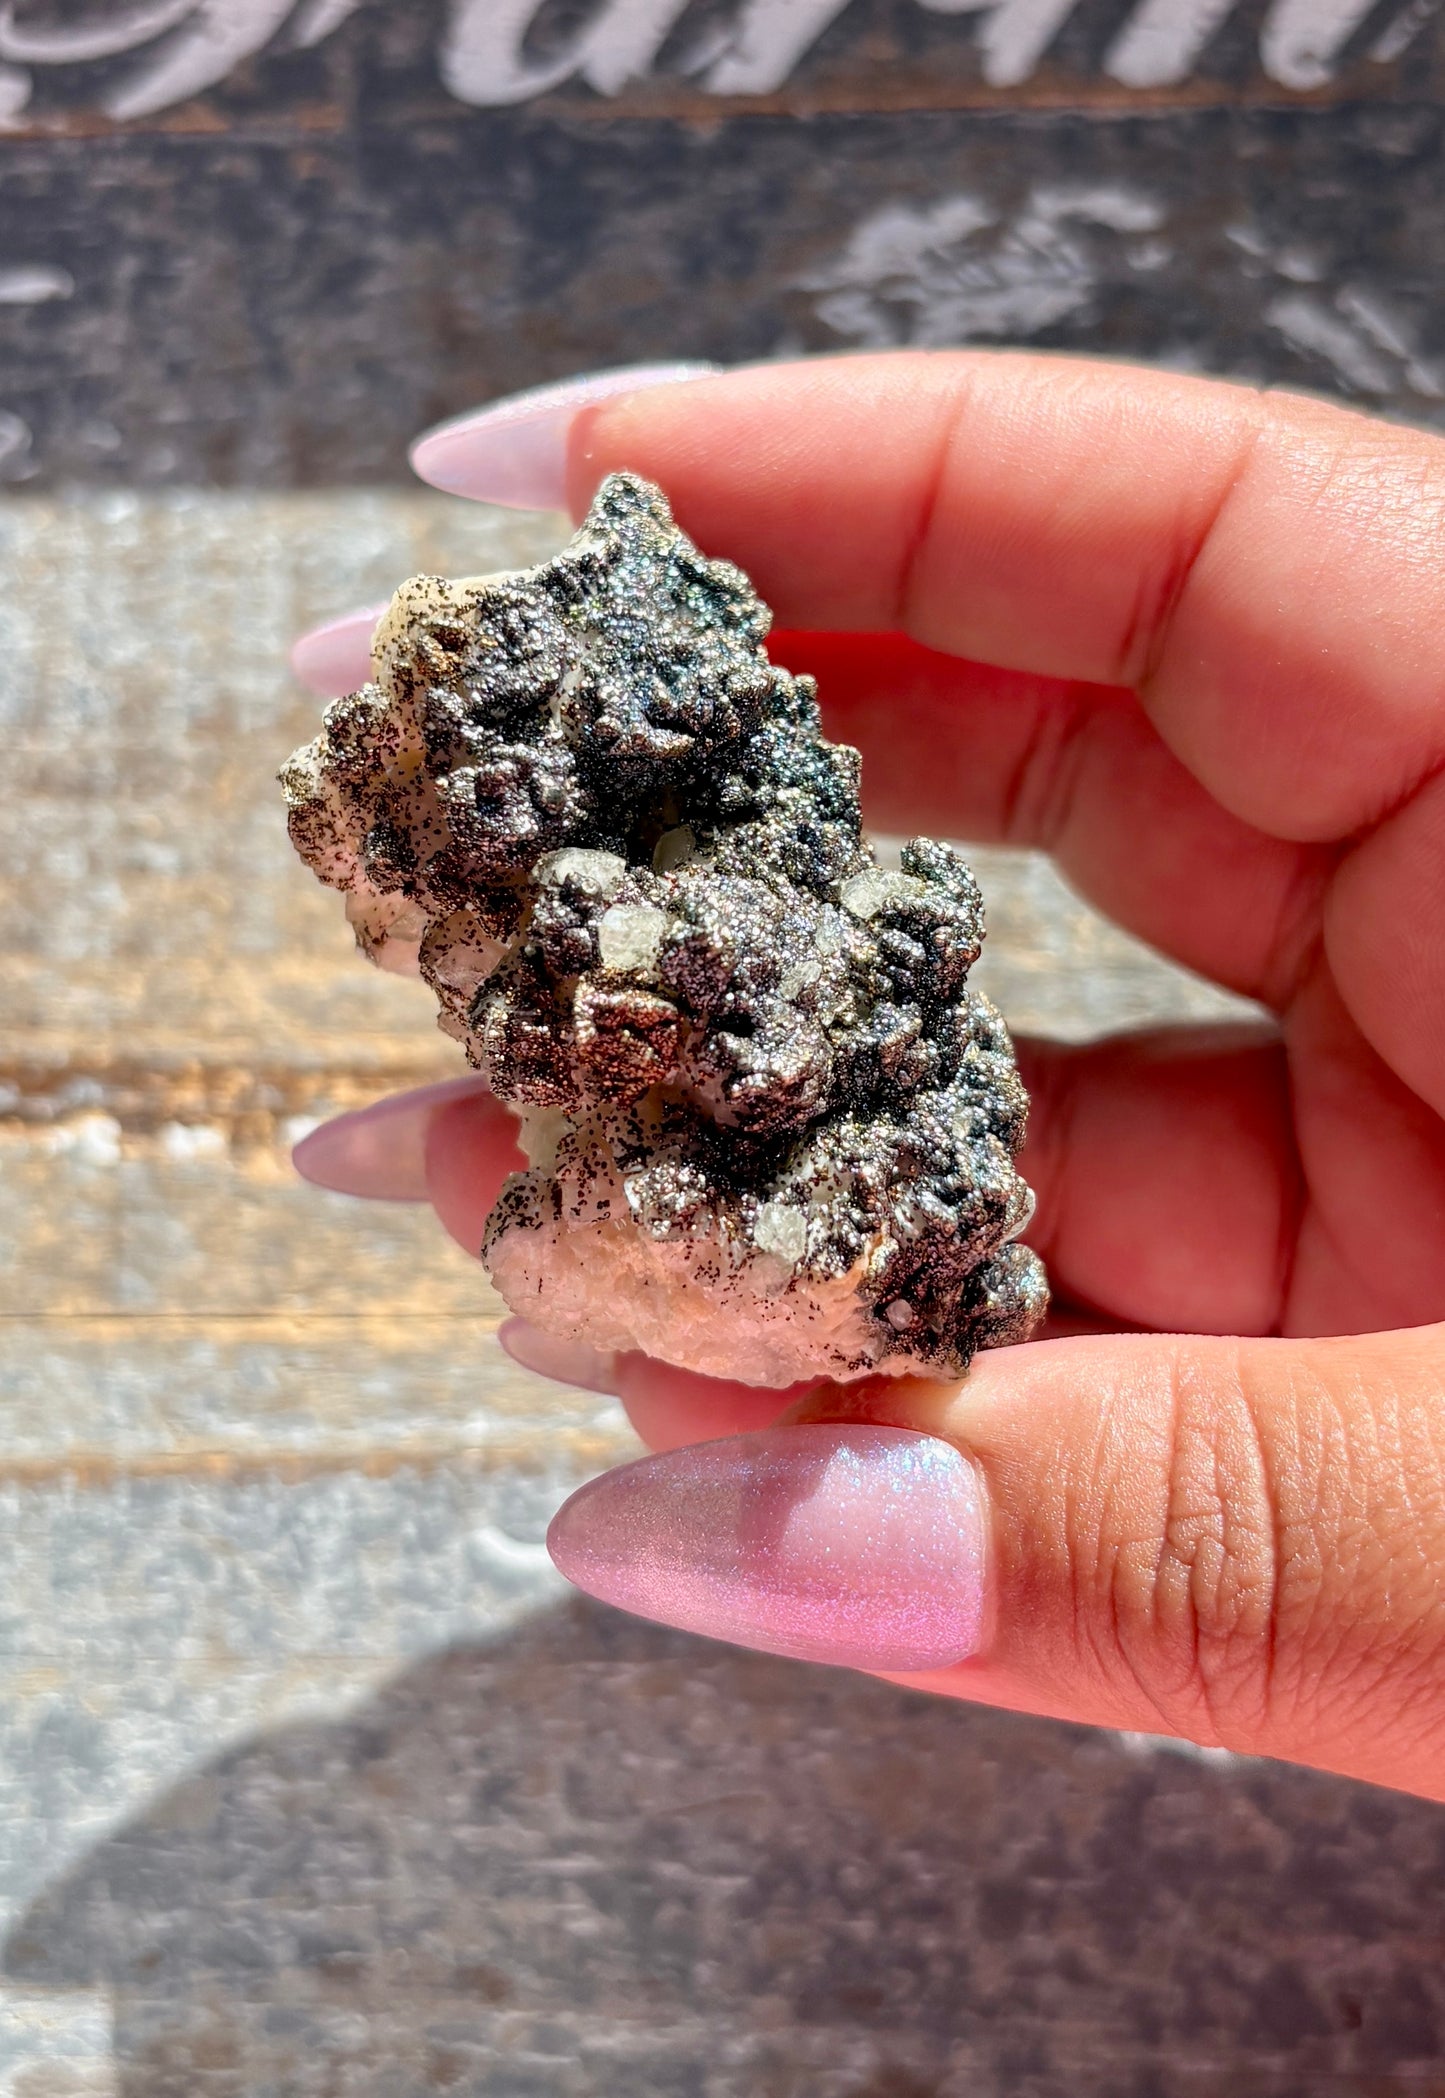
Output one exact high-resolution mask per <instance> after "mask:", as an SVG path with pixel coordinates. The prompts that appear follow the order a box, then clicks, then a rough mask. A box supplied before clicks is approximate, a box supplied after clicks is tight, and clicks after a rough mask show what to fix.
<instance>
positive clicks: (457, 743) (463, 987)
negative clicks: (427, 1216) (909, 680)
mask: <svg viewBox="0 0 1445 2098" xmlns="http://www.w3.org/2000/svg"><path fill="white" fill-rule="evenodd" d="M769 623H770V615H769V613H768V611H767V609H766V607H765V606H764V605H762V604H761V603H760V602H759V600H758V598H757V596H756V594H755V593H754V591H753V590H752V588H751V586H750V585H749V583H748V581H747V578H746V577H745V576H743V575H742V574H741V573H740V572H739V571H738V570H737V569H736V568H733V567H731V566H729V565H728V564H727V563H726V562H722V561H710V560H706V559H705V558H704V557H703V556H702V555H701V554H700V553H699V552H698V551H697V549H696V548H695V547H694V546H693V545H692V544H691V542H690V541H689V540H688V539H687V538H686V537H685V536H684V535H683V534H682V533H681V532H680V531H679V530H678V529H677V527H676V526H675V525H674V524H673V521H672V517H671V514H670V512H669V510H668V507H667V504H666V502H665V501H664V500H663V497H662V496H661V495H660V494H659V493H658V491H657V490H656V489H655V488H652V487H650V486H649V485H648V484H647V483H646V482H644V481H640V480H638V479H635V478H634V477H632V476H630V475H626V474H617V475H614V476H613V477H612V478H611V479H610V480H608V481H607V482H606V483H605V484H604V486H603V488H602V490H601V492H600V493H599V495H598V497H597V499H596V501H595V503H594V504H593V507H592V510H591V513H590V515H589V516H588V518H587V521H586V523H585V524H584V525H583V527H582V529H581V531H580V532H579V533H578V534H577V537H576V538H575V539H574V540H573V542H572V544H571V545H570V546H569V547H568V548H567V549H566V550H565V551H564V552H563V553H561V554H559V555H558V556H557V558H556V559H555V560H553V561H549V562H547V563H545V564H544V565H543V566H542V567H540V568H536V569H532V570H529V571H527V572H525V573H522V574H518V575H513V576H505V577H486V578H482V579H480V580H477V581H472V582H462V583H448V582H444V581H442V580H441V579H440V578H438V577H434V576H423V577H418V578H415V579H414V580H413V581H411V582H409V583H406V584H404V585H403V587H402V588H401V590H400V591H398V593H397V595H396V598H395V600H394V601H393V603H392V605H391V607H390V609H389V611H388V612H387V613H386V615H385V616H384V618H383V619H382V621H381V623H380V625H379V626H378V628H377V632H376V637H375V641H374V644H373V659H372V682H371V683H370V684H368V685H366V686H364V687H363V688H362V690H361V691H360V692H357V693H353V694H352V695H350V696H349V697H348V698H345V699H341V700H337V701H336V702H335V703H334V704H333V705H332V706H331V707H329V708H328V709H327V713H326V726H325V729H324V731H323V733H322V734H321V736H319V737H318V739H317V740H316V742H314V743H312V744H309V745H308V746H307V747H306V748H305V749H304V750H301V751H298V752H297V753H296V755H295V756H294V757H293V758H292V759H291V761H290V763H289V764H288V765H287V766H286V768H285V770H284V772H283V774H282V780H283V784H284V786H285V790H286V795H287V800H288V803H289V805H290V825H291V835H292V838H293V840H294V841H295V844H296V847H297V850H298V851H299V852H300V853H301V855H302V857H303V858H304V859H305V860H306V861H307V863H308V864H309V865H310V866H311V867H312V868H313V870H314V871H315V872H316V873H317V874H318V875H319V876H320V877H321V879H322V880H323V881H326V882H329V883H330V884H331V885H332V886H333V887H334V888H338V889H342V890H344V891H345V892H346V897H347V914H348V917H349V918H350V920H351V923H352V924H353V926H354V927H355V929H356V935H357V940H358V942H359V944H360V945H361V947H362V948H363V949H364V951H365V952H366V953H367V954H368V955H370V956H371V958H372V959H373V960H374V961H377V962H379V963H380V964H381V965H382V966H385V967H401V968H419V969H420V971H421V973H422V975H423V976H424V977H425V978H426V980H427V982H428V983H429V984H430V985H431V986H432V988H433V989H434V991H435V992H436V995H437V998H438V1000H439V1002H440V1006H441V1015H440V1024H441V1026H442V1027H443V1028H444V1029H445V1030H446V1032H447V1033H449V1034H452V1035H454V1036H455V1037H456V1038H457V1040H458V1041H460V1042H461V1043H462V1044H463V1045H464V1047H465V1049H466V1052H467V1055H468V1057H469V1058H470V1060H471V1061H472V1063H473V1064H474V1065H476V1067H477V1068H478V1070H480V1071H481V1072H482V1073H483V1074H484V1076H485V1077H486V1080H487V1083H488V1085H489V1086H490V1087H491V1089H492V1091H493V1092H494V1093H495V1094H496V1096H497V1097H498V1099H500V1100H503V1101H506V1102H507V1103H508V1104H509V1105H511V1106H512V1107H514V1108H515V1109H516V1110H517V1112H518V1113H519V1115H520V1117H521V1135H522V1143H523V1148H524V1151H525V1154H526V1156H527V1158H528V1160H529V1170H528V1171H527V1172H525V1173H521V1174H516V1175H514V1176H513V1177H512V1178H511V1179H510V1180H509V1181H508V1182H507V1184H506V1186H505V1188H504V1189H503V1192H502V1195H501V1199H500V1200H499V1201H498V1203H497V1205H496V1208H495V1209H494V1210H493V1212H492V1215H491V1218H490V1219H489V1221H488V1224H487V1227H486V1237H485V1241H484V1244H483V1247H482V1248H481V1250H482V1253H483V1257H484V1258H485V1260H486V1262H487V1265H488V1267H489V1269H490V1271H491V1274H492V1277H493V1279H494V1281H495V1283H496V1285H497V1287H498V1289H499V1290H500V1291H501V1293H502V1295H503V1297H504V1298H505V1299H506V1301H507V1302H508V1303H509V1304H510V1305H511V1306H512V1308H513V1309H514V1310H515V1311H519V1312H522V1313H524V1314H525V1315H526V1316H527V1317H528V1318H530V1319H531V1320H532V1321H533V1322H534V1323H535V1324H537V1325H538V1326H541V1327H544V1328H545V1329H547V1330H548V1331H550V1332H552V1333H556V1334H559V1335H562V1336H564V1337H566V1338H569V1339H575V1340H581V1341H585V1342H587V1343H589V1344H590V1345H591V1346H593V1347H595V1348H601V1349H623V1348H641V1349H645V1350H646V1351H647V1352H648V1353H649V1354H651V1355H654V1356H657V1357H660V1358H661V1359H662V1360H664V1361H667V1362H672V1363H677V1364H679V1365H681V1366H683V1367H685V1368H688V1369H694V1370H701V1371H705V1372H708V1373H710V1374H712V1375H715V1376H722V1377H732V1378H736V1379H740V1380H741V1381H743V1382H745V1383H750V1384H760V1385H786V1384H790V1383H793V1382H795V1381H797V1380H798V1379H801V1378H807V1377H815V1376H819V1375H831V1376H834V1377H856V1376H859V1375H862V1374H864V1373H865V1372H868V1371H873V1370H880V1369H883V1370H909V1369H918V1370H928V1371H931V1372H933V1373H935V1374H938V1373H943V1374H951V1373H957V1372H959V1371H961V1370H962V1369H964V1368H965V1367H966V1365H967V1363H968V1361H969V1359H970V1357H971V1356H972V1355H973V1354H974V1352H975V1351H976V1350H977V1349H979V1348H984V1347H994V1346H997V1345H999V1344H1000V1343H1003V1342H1008V1341H1016V1340H1022V1339H1024V1338H1026V1337H1027V1336H1028V1335H1029V1334H1030V1333H1031V1332H1032V1331H1033V1330H1034V1329H1035V1327H1036V1326H1037V1324H1038V1322H1039V1320H1040V1319H1041V1317H1042V1315H1043V1312H1044V1310H1045V1308H1046V1304H1047V1286H1046V1283H1045V1279H1044V1273H1043V1269H1042V1267H1041V1265H1040V1263H1039V1261H1038V1259H1037V1257H1036V1255H1034V1254H1033V1253H1031V1252H1030V1251H1028V1250H1027V1248H1025V1247H1024V1246H1023V1245H1021V1244H1020V1243H1019V1233H1020V1232H1021V1231H1022V1230H1023V1229H1024V1228H1025V1227H1026V1225H1027V1223H1028V1220H1029V1217H1030V1215H1031V1213H1032V1208H1033V1198H1032V1196H1031V1194H1030V1192H1029V1189H1028V1188H1027V1187H1026V1186H1025V1184H1024V1182H1023V1181H1022V1180H1021V1179H1020V1177H1019V1175H1018V1173H1017V1172H1016V1171H1015V1168H1014V1159H1015V1157H1016V1155H1017V1152H1018V1149H1019V1146H1020V1144H1021V1143H1022V1141H1023V1135H1024V1123H1025V1117H1026V1113H1027V1101H1026V1098H1025V1095H1024V1090H1023V1086H1022V1084H1021V1083H1020V1080H1019V1076H1018V1072H1017V1070H1016V1068H1015V1065H1014V1058H1013V1051H1012V1046H1011V1044H1010V1042H1009V1038H1008V1034H1007V1032H1006V1030H1005V1028H1004V1025H1003V1022H1002V1021H1001V1020H1000V1018H999V1016H998V1014H997V1013H996V1012H995V1011H994V1009H993V1007H992V1006H991V1005H990V1004H989V1003H988V1001H987V999H985V998H983V997H981V996H980V995H979V994H978V993H977V992H976V991H973V990H971V989H970V988H969V986H968V983H967V976H968V972H969V969H970V967H971V965H972V964H973V962H974V961H975V960H976V959H977V956H978V952H979V946H980V942H981V941H982V938H983V913H982V906H981V902H980V898H979V893H978V889H977V886H976V884H975V882H974V880H973V876H972V875H971V874H970V872H969V870H968V868H967V866H966V865H965V864H964V862H963V860H962V859H961V858H960V856H959V855H958V853H957V852H956V851H954V850H953V849H952V848H951V847H950V846H947V845H940V844H935V843H933V842H932V841H931V840H929V839H926V838H916V839H914V840H913V841H912V843H911V844H909V845H907V846H905V847H904V850H903V855H902V871H901V872H898V871H894V870H890V869H886V868H881V867H879V866H877V865H876V864H875V863H874V860H873V855H872V852H871V850H870V848H869V847H868V845H867V843H866V841H865V840H864V838H863V836H862V833H861V829H860V819H859V807H858V755H857V752H856V751H853V750H849V749H846V748H844V747H842V746H839V745H836V744H831V743H828V742H826V741H825V740H824V738H823V736H822V734H821V731H820V728H819V718H818V709H817V702H816V696H815V690H814V685H813V682H812V680H811V679H810V678H806V677H794V676H792V675H791V674H790V673H789V672H788V671H786V670H782V669H780V668H778V667H777V666H776V665H774V664H772V663H770V662H769V660H768V657H767V653H766V650H765V647H764V640H765V637H766V634H767V631H768V626H769Z"/></svg>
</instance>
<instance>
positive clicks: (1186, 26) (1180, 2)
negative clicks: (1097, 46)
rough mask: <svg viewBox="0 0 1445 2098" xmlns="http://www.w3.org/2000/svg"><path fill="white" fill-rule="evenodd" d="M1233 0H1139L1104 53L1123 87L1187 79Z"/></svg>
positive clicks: (1162, 84) (1110, 70)
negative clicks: (1139, 4) (1140, 0)
mask: <svg viewBox="0 0 1445 2098" xmlns="http://www.w3.org/2000/svg"><path fill="white" fill-rule="evenodd" d="M1234 7H1235V0H1142V5H1141V6H1139V7H1137V8H1135V10H1134V12H1133V14H1132V15H1130V17H1129V19H1128V20H1127V21H1126V22H1125V24H1124V26H1123V28H1122V29H1121V30H1120V31H1119V34H1118V35H1117V36H1116V37H1115V39H1114V41H1113V43H1112V44H1111V45H1110V46H1109V49H1108V52H1107V54H1106V55H1105V58H1104V71H1105V72H1106V73H1107V74H1108V75H1109V77H1110V79H1111V80H1118V81H1120V82H1122V84H1123V85H1124V86H1125V87H1173V86H1176V85H1177V84H1178V83H1179V82H1180V81H1181V80H1187V79H1188V78H1189V75H1190V73H1191V72H1192V71H1193V69H1194V65H1195V63H1196V61H1197V60H1198V58H1199V56H1200V54H1201V53H1202V51H1203V50H1204V47H1205V45H1206V44H1207V43H1208V42H1209V39H1210V38H1211V37H1212V36H1213V34H1214V32H1215V30H1216V29H1218V28H1219V27H1220V26H1221V25H1222V24H1223V22H1224V20H1225V18H1226V16H1228V15H1230V14H1232V13H1233V11H1234Z"/></svg>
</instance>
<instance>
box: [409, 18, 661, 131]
mask: <svg viewBox="0 0 1445 2098" xmlns="http://www.w3.org/2000/svg"><path fill="white" fill-rule="evenodd" d="M688 4H689V0H606V4H605V5H604V6H603V8H602V10H601V12H600V13H597V14H594V15H592V16H591V18H590V19H589V20H588V22H587V23H586V24H585V26H584V27H583V28H582V29H580V30H579V31H578V32H577V34H576V35H575V36H574V37H573V39H572V41H571V43H570V44H568V45H567V46H566V48H565V49H564V50H563V51H561V52H559V53H557V54H556V55H555V56H553V57H551V58H547V59H533V58H528V57H527V55H526V51H525V44H526V38H527V32H528V30H529V29H531V28H532V26H533V25H534V23H535V22H536V20H537V17H538V15H539V14H540V12H541V0H454V5H453V7H452V11H451V16H450V19H449V21H448V24H447V29H446V33H445V37H444V39H443V43H442V50H441V72H442V79H443V81H444V83H445V84H446V86H447V88H448V90H449V91H450V92H451V93H452V94H454V95H455V96H456V97H457V99H458V101H461V102H467V103H471V104H472V105H474V106H475V107H478V108H487V107H492V108H495V107H502V106H505V105H506V104H508V103H513V102H529V101H531V100H533V99H534V97H536V96H538V95H545V94H550V93H551V91H552V90H553V89H554V88H557V87H560V86H561V85H562V84H563V82H564V81H567V80H572V79H582V80H585V81H586V82H587V84H588V85H589V86H590V87H592V88H594V89H595V90H596V91H597V93H599V94H603V95H615V94H617V93H619V92H620V91H621V90H622V89H623V88H624V87H625V86H626V85H627V84H628V82H629V81H631V80H634V79H636V78H638V77H640V76H641V75H643V74H645V73H646V72H647V71H648V70H649V68H650V67H651V66H652V64H653V62H654V61H655V59H656V58H657V55H658V53H659V52H660V51H661V49H662V46H663V44H664V43H665V41H666V39H667V37H668V35H669V34H670V32H671V31H672V30H673V29H674V28H675V27H676V25H677V23H678V22H679V21H680V20H681V19H682V16H683V14H684V13H685V12H686V10H687V7H688Z"/></svg>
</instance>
